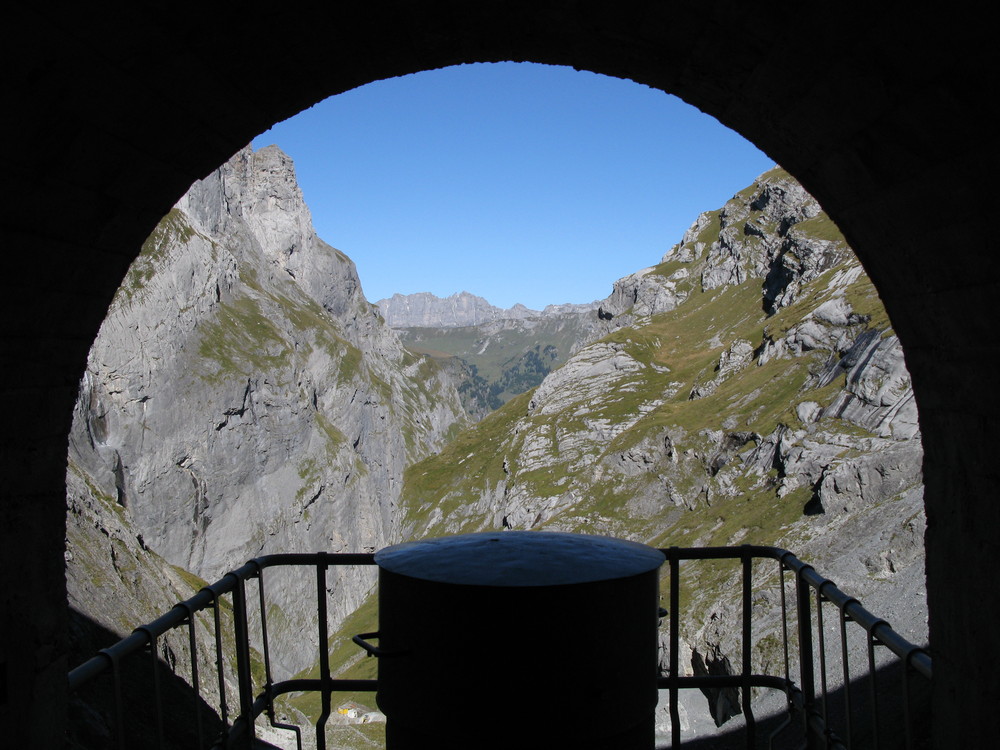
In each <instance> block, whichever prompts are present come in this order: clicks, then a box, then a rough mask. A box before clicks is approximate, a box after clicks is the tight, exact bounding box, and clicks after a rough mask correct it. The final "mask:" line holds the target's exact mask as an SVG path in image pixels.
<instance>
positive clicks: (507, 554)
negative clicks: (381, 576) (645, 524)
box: [375, 531, 665, 586]
mask: <svg viewBox="0 0 1000 750" xmlns="http://www.w3.org/2000/svg"><path fill="white" fill-rule="evenodd" d="M664 559H665V557H664V555H663V553H662V552H660V551H659V550H658V549H654V548H653V547H649V546H647V545H645V544H639V543H638V542H629V541H626V540H624V539H613V538H611V537H606V536H588V535H584V534H567V533H560V532H550V531H499V532H483V533H478V534H462V535H459V536H447V537H439V538H435V539H422V540H420V541H416V542H405V543H403V544H396V545H393V546H391V547H386V548H385V549H382V550H379V551H378V552H376V553H375V562H376V563H377V564H378V566H379V567H380V568H382V569H383V570H387V571H389V572H391V573H398V574H400V575H406V576H410V577H412V578H418V579H421V580H426V581H436V582H439V583H457V584H466V585H472V586H561V585H565V584H572V583H592V582H595V581H607V580H614V579H617V578H626V577H628V576H634V575H639V574H640V573H646V572H648V571H651V570H655V569H657V568H659V567H660V565H662V564H663V561H664Z"/></svg>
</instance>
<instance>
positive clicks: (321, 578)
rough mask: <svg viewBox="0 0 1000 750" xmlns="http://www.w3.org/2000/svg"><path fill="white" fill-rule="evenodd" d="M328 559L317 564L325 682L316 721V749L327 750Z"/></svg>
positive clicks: (320, 666) (321, 558) (328, 701)
mask: <svg viewBox="0 0 1000 750" xmlns="http://www.w3.org/2000/svg"><path fill="white" fill-rule="evenodd" d="M325 557H326V553H325V552H321V553H320V561H319V562H318V563H317V564H316V621H317V627H318V628H319V633H318V635H319V676H320V679H322V680H323V695H322V706H323V710H322V712H321V713H320V717H319V719H317V720H316V748H317V750H326V721H327V719H328V718H330V686H329V683H330V651H329V648H330V644H329V640H330V636H329V623H328V622H327V613H326V562H325V560H324V559H323V558H325Z"/></svg>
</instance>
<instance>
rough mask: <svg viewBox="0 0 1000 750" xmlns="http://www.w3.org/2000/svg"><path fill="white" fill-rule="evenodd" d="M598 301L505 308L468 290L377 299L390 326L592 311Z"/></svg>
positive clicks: (458, 324)
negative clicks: (538, 307) (579, 303)
mask: <svg viewBox="0 0 1000 750" xmlns="http://www.w3.org/2000/svg"><path fill="white" fill-rule="evenodd" d="M598 304H599V302H597V301H595V302H591V303H589V304H583V305H575V304H571V303H567V304H563V305H546V307H545V309H544V310H532V309H530V308H528V307H525V306H524V305H521V304H517V305H514V306H513V307H508V308H506V309H504V308H502V307H496V306H494V305H491V304H490V303H489V302H488V301H487V300H485V299H484V298H482V297H478V296H476V295H475V294H470V293H469V292H458V293H457V294H453V295H451V296H450V297H438V296H436V295H434V294H431V293H430V292H417V293H416V294H394V295H392V297H391V298H390V299H380V300H379V301H378V302H376V303H375V305H376V306H377V307H378V309H379V312H380V313H381V314H382V317H383V318H385V322H386V323H387V324H388V325H389V327H390V328H460V327H464V326H481V325H486V324H487V323H492V322H494V321H497V320H526V319H529V318H548V317H553V316H559V315H564V314H567V313H583V312H590V311H592V310H595V309H597V306H598Z"/></svg>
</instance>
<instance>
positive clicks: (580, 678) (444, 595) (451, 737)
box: [375, 531, 664, 750]
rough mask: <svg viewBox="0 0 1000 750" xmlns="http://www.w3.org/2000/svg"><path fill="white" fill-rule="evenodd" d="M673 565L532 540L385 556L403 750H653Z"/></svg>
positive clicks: (413, 545)
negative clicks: (663, 581) (663, 574)
mask: <svg viewBox="0 0 1000 750" xmlns="http://www.w3.org/2000/svg"><path fill="white" fill-rule="evenodd" d="M663 560H664V557H663V554H662V553H661V552H659V551H658V550H655V549H653V548H651V547H647V546H645V545H642V544H636V543H634V542H626V541H623V540H619V539H610V538H607V537H596V536H584V535H579V534H560V533H548V532H522V531H507V532H498V533H482V534H468V535H462V536H455V537H445V538H440V539H429V540H424V541H420V542H410V543H407V544H401V545H396V546H394V547H388V548H386V549H384V550H382V551H381V552H379V553H377V554H376V555H375V561H376V562H377V563H378V565H379V639H380V640H379V650H380V652H381V654H382V655H381V657H380V660H379V678H378V681H379V688H378V704H379V707H380V708H381V709H382V711H383V712H384V713H385V715H386V717H387V721H388V724H387V728H386V731H387V747H388V748H389V750H425V749H429V748H434V749H435V750H441V749H451V748H456V749H457V748H462V749H463V750H466V749H467V748H500V747H504V748H512V747H516V748H539V750H540V749H541V748H545V750H552V749H553V748H574V750H577V749H579V748H586V749H590V750H597V749H598V748H601V749H604V748H608V749H610V748H614V749H615V750H631V749H632V748H635V750H639V749H640V748H641V749H642V750H650V749H651V748H652V747H653V745H654V739H653V737H654V717H653V712H654V710H655V707H656V700H657V690H656V678H657V674H656V666H657V632H656V631H657V623H658V619H657V618H658V607H659V601H658V600H659V578H658V569H659V567H660V565H661V564H662V563H663Z"/></svg>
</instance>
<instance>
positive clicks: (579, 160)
mask: <svg viewBox="0 0 1000 750" xmlns="http://www.w3.org/2000/svg"><path fill="white" fill-rule="evenodd" d="M271 143H276V144H277V145H278V146H279V147H281V149H282V150H284V151H285V152H286V153H288V154H289V156H291V157H292V159H293V160H294V161H295V168H296V173H297V175H298V179H299V184H300V185H301V186H302V190H303V193H304V195H305V199H306V203H307V204H308V205H309V207H310V209H311V211H312V214H313V222H314V224H315V226H316V231H317V233H318V234H319V236H320V237H322V238H323V239H324V240H326V241H327V242H328V243H330V244H331V245H333V246H334V247H336V248H338V249H340V250H342V251H343V252H345V253H347V255H349V256H350V257H351V258H352V259H353V260H354V262H355V263H356V264H357V266H358V272H359V275H360V277H361V283H362V286H363V287H364V290H365V295H366V296H367V297H368V299H369V300H371V301H372V302H375V301H377V300H379V299H381V298H383V297H388V296H391V295H392V294H393V293H394V292H401V293H404V294H407V293H413V292H433V293H434V294H437V295H438V296H442V297H445V296H448V295H450V294H453V293H455V292H459V291H463V290H464V291H469V292H472V293H474V294H479V295H481V296H483V297H486V299H488V300H489V301H490V302H492V303H493V304H495V305H499V306H501V307H509V306H511V305H513V304H514V303H516V302H521V303H522V304H525V305H527V306H528V307H533V308H536V309H539V308H541V307H544V306H545V305H546V304H552V303H561V302H589V301H591V300H595V299H600V298H603V297H605V296H607V295H608V294H609V293H610V291H611V285H612V283H613V282H614V281H615V280H616V279H618V278H620V277H622V276H625V275H627V274H629V273H632V272H634V271H637V270H639V269H641V268H645V267H646V266H650V265H653V264H655V263H658V262H659V260H660V258H661V257H662V255H663V253H665V252H666V251H667V250H668V249H669V248H670V247H671V246H672V245H673V244H674V243H675V242H677V241H678V240H679V239H680V237H681V235H682V234H683V232H684V230H685V229H687V227H688V226H689V225H690V224H691V223H692V222H693V221H694V220H695V218H696V217H697V215H698V214H699V213H701V212H702V211H708V210H712V209H715V208H718V207H719V206H721V205H722V204H723V203H724V202H725V201H726V200H727V199H728V198H730V197H731V196H732V195H733V194H735V193H737V192H738V191H740V190H742V189H743V188H744V187H746V186H747V185H749V184H750V182H751V181H752V180H753V179H754V178H755V177H756V176H757V175H758V174H760V173H762V172H764V171H766V170H768V169H770V168H771V167H772V166H773V165H774V162H773V161H771V160H769V159H768V158H767V157H766V156H765V155H764V154H762V153H761V152H760V151H758V150H757V149H756V148H755V147H754V146H752V145H751V144H750V143H748V142H747V141H746V140H744V139H743V138H742V137H741V136H739V135H737V134H736V133H734V132H733V131H731V130H729V129H727V128H725V127H723V126H722V125H720V124H719V123H718V122H717V121H716V120H714V119H713V118H711V117H709V116H708V115H705V114H702V113H701V112H699V111H698V110H696V109H694V108H693V107H691V106H689V105H687V104H685V103H684V102H682V101H681V100H679V99H677V98H676V97H673V96H668V95H667V94H664V93H663V92H662V91H658V90H655V89H651V88H648V87H646V86H642V85H639V84H635V83H632V82H631V81H623V80H620V79H616V78H608V77H606V76H599V75H596V74H593V73H589V72H583V71H574V70H572V69H571V68H561V67H553V66H545V65H534V64H526V63H496V64H477V65H462V66H457V67H452V68H445V69H443V70H436V71H428V72H424V73H418V74H415V75H410V76H404V77H401V78H393V79H389V80H386V81H379V82H376V83H373V84H369V85H367V86H363V87H361V88H358V89H354V90H353V91H348V92H346V93H344V94H340V95H338V96H335V97H331V98H329V99H327V100H326V101H324V102H321V103H319V104H317V105H316V106H314V107H312V108H310V109H308V110H306V111H305V112H302V113H300V114H299V115H297V116H295V117H293V118H291V119H290V120H287V121H285V122H283V123H279V124H277V125H276V126H274V127H273V128H272V129H271V130H268V131H267V132H265V133H263V134H262V135H260V136H258V137H257V138H256V139H254V147H255V148H260V147H262V146H266V145H268V144H271Z"/></svg>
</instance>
